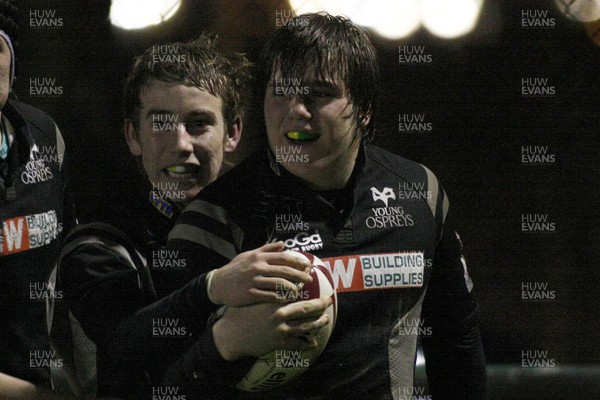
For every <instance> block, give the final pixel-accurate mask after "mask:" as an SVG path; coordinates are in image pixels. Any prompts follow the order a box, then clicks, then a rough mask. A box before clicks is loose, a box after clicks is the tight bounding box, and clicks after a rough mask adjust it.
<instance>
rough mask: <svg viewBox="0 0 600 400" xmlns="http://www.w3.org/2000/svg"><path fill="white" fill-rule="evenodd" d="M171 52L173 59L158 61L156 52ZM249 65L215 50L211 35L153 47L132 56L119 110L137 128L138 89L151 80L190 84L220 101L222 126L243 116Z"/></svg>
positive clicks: (238, 58)
mask: <svg viewBox="0 0 600 400" xmlns="http://www.w3.org/2000/svg"><path fill="white" fill-rule="evenodd" d="M161 47H163V48H165V47H167V48H169V49H171V51H170V53H171V52H172V53H173V54H172V55H173V56H174V57H170V58H166V59H164V60H161V58H159V57H157V53H158V52H159V49H160V48H161ZM249 68H250V62H249V61H248V60H247V59H246V57H244V56H243V55H242V54H233V55H227V56H226V55H224V54H222V53H221V52H219V51H218V50H217V38H216V36H215V35H202V36H200V37H199V38H198V39H195V40H193V41H191V42H187V43H182V42H177V43H166V44H161V45H154V46H152V47H149V48H147V49H146V51H144V53H143V54H142V55H141V56H139V57H136V58H135V60H134V64H133V67H132V69H131V71H130V72H129V75H128V76H127V79H126V81H125V87H124V90H123V109H124V114H125V118H126V119H130V120H131V121H132V122H133V124H134V127H135V128H136V129H137V128H139V122H140V121H139V113H140V110H141V108H142V102H141V99H140V96H141V93H142V89H143V88H144V86H145V85H147V84H148V83H149V82H150V81H151V80H153V79H156V80H160V81H165V82H184V83H190V84H192V85H194V86H196V87H198V88H200V89H203V90H206V91H207V92H209V93H210V94H212V95H213V96H216V97H219V98H220V99H221V101H222V102H223V110H222V112H223V117H224V120H225V123H227V124H230V123H232V122H233V121H234V120H235V118H236V117H237V116H240V117H243V115H244V107H243V104H242V101H241V97H242V95H241V93H242V92H243V90H244V89H245V88H246V86H247V85H246V83H247V81H248V80H249V78H250V72H249Z"/></svg>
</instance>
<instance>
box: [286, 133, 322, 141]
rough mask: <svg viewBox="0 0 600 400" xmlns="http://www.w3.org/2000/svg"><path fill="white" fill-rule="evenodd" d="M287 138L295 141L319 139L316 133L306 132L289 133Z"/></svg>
mask: <svg viewBox="0 0 600 400" xmlns="http://www.w3.org/2000/svg"><path fill="white" fill-rule="evenodd" d="M285 136H287V137H288V138H289V139H294V140H313V139H316V138H318V137H319V135H318V134H316V133H312V132H306V131H289V132H288V133H286V134H285Z"/></svg>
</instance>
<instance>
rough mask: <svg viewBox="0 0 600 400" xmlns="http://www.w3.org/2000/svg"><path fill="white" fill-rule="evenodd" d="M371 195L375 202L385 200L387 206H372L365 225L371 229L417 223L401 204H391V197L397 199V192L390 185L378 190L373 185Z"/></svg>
mask: <svg viewBox="0 0 600 400" xmlns="http://www.w3.org/2000/svg"><path fill="white" fill-rule="evenodd" d="M371 195H372V196H373V202H374V203H375V204H378V203H377V202H378V201H381V202H383V204H385V207H372V208H371V210H370V213H369V214H368V217H367V219H366V220H365V225H367V228H369V229H381V228H390V227H407V226H413V225H414V224H415V223H414V221H413V219H412V215H410V214H408V213H406V212H405V211H404V208H402V207H400V206H390V205H389V202H390V199H393V200H396V193H395V192H394V189H392V188H390V187H384V188H383V189H382V190H378V189H377V188H376V187H371Z"/></svg>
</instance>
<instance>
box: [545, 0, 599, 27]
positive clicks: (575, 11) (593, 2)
mask: <svg viewBox="0 0 600 400" xmlns="http://www.w3.org/2000/svg"><path fill="white" fill-rule="evenodd" d="M554 1H555V2H556V5H557V6H558V9H559V10H560V11H561V12H562V13H563V14H565V15H566V16H567V17H569V18H571V19H574V20H576V21H580V22H592V21H596V20H598V19H600V0H554Z"/></svg>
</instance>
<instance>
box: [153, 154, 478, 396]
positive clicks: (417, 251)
mask: <svg viewBox="0 0 600 400" xmlns="http://www.w3.org/2000/svg"><path fill="white" fill-rule="evenodd" d="M448 209H449V203H448V199H447V197H446V194H445V192H444V190H443V189H442V187H441V186H440V184H439V183H438V182H437V179H436V177H435V176H434V175H433V173H432V172H431V171H429V170H428V169H427V168H426V167H424V166H422V165H420V164H417V163H414V162H411V161H408V160H406V159H403V158H401V157H399V156H397V155H394V154H392V153H389V152H387V151H384V150H382V149H379V148H377V147H373V146H366V147H363V148H361V151H360V153H359V157H358V159H357V162H356V166H355V168H354V171H353V173H352V176H351V178H350V181H349V183H348V185H347V186H346V188H344V189H340V190H334V191H328V192H316V191H314V190H312V189H310V188H309V187H308V186H307V185H306V184H305V183H304V182H303V181H302V180H300V179H299V178H297V177H295V176H294V175H292V174H290V173H288V172H287V171H286V170H285V169H284V168H283V167H282V166H281V165H280V164H278V163H277V162H276V159H275V156H273V154H271V153H267V154H263V153H261V154H257V155H255V156H253V157H251V158H249V159H248V160H246V161H245V162H243V163H242V164H240V165H239V166H237V167H236V168H235V169H233V170H232V171H231V172H229V173H228V174H226V175H224V176H223V177H221V178H220V179H219V180H218V181H216V182H215V183H213V184H212V185H210V186H209V187H208V188H206V189H205V190H203V191H202V192H201V193H200V194H199V196H198V197H197V198H196V199H195V200H194V201H193V202H192V203H191V204H190V205H189V206H188V207H187V208H186V209H185V211H184V212H183V213H182V215H181V216H180V219H179V221H178V223H177V225H176V226H175V227H174V229H173V230H172V231H171V233H170V235H169V244H168V248H170V249H177V251H178V252H179V255H180V257H183V258H185V259H186V262H187V264H188V266H189V267H190V268H192V269H196V274H201V273H203V272H206V271H209V270H211V269H213V268H218V267H220V266H222V265H224V264H226V263H227V262H228V261H229V260H231V259H232V258H233V257H235V256H236V255H237V254H238V253H240V252H243V251H247V250H251V249H255V248H257V247H259V246H262V245H264V244H265V243H268V242H275V241H279V240H281V241H283V242H284V243H285V247H286V248H287V249H289V250H298V251H308V252H310V253H312V254H314V255H316V256H317V257H319V258H321V259H322V260H323V261H324V262H325V264H326V266H327V267H328V268H329V269H330V271H331V272H332V275H333V277H334V283H335V285H336V288H337V292H338V319H337V324H336V326H335V330H334V332H333V335H332V336H331V338H330V341H329V343H328V345H327V347H326V348H325V350H324V352H323V353H322V354H321V356H320V357H319V358H318V359H317V360H316V361H315V362H314V363H313V364H312V365H311V366H310V368H309V369H308V371H307V372H305V373H304V374H302V375H301V376H300V377H299V378H298V379H297V380H295V381H292V382H290V383H288V384H286V385H283V386H281V387H278V388H274V389H272V390H270V391H268V392H264V393H257V394H251V393H250V394H249V393H244V392H240V391H238V390H236V389H234V388H233V387H234V386H235V383H236V380H237V379H239V378H240V377H241V376H243V375H244V373H245V371H247V368H248V365H251V364H252V363H251V362H249V360H248V359H245V360H241V361H240V362H234V363H227V362H225V361H224V360H222V359H221V358H220V356H219V354H218V351H216V349H215V348H214V343H213V341H212V337H211V329H210V327H211V325H210V322H209V325H208V329H206V330H205V331H204V332H203V333H202V334H200V336H199V338H198V339H197V340H196V341H195V342H194V343H193V344H192V345H191V346H190V348H189V349H188V350H187V351H186V352H185V353H184V354H183V355H182V356H181V357H180V358H179V360H177V361H176V362H175V363H173V364H172V365H171V366H170V367H169V368H168V370H167V371H166V374H165V380H164V382H165V383H168V384H171V385H172V387H174V388H175V387H176V388H177V390H179V389H181V393H183V392H185V394H186V396H188V397H187V398H188V399H195V398H202V399H212V398H214V399H222V398H231V399H264V398H269V399H367V398H368V399H396V400H398V399H403V398H407V397H406V396H407V395H406V394H407V393H413V384H414V383H413V375H414V364H415V357H416V347H417V340H418V338H419V337H420V338H421V340H422V342H423V347H424V350H425V354H426V358H427V361H428V362H427V372H428V378H429V385H430V388H431V393H432V395H433V397H432V398H433V399H436V400H438V399H456V398H465V399H467V398H468V399H482V398H485V390H486V389H485V366H484V358H483V352H482V348H481V341H480V338H479V332H478V328H477V318H478V307H477V304H476V302H475V300H474V297H473V295H472V282H471V280H470V278H469V275H468V273H467V269H466V263H465V260H464V258H463V256H462V245H461V243H460V239H459V237H458V235H457V234H456V232H455V231H454V230H453V228H452V227H451V226H450V224H449V221H448V220H447V215H448ZM181 295H183V292H179V293H177V294H175V296H181ZM213 319H214V318H213ZM196 329H202V327H200V326H198V327H196ZM300 357H301V356H300ZM250 361H251V360H250ZM182 382H185V384H184V383H182ZM403 396H404V397H403Z"/></svg>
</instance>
